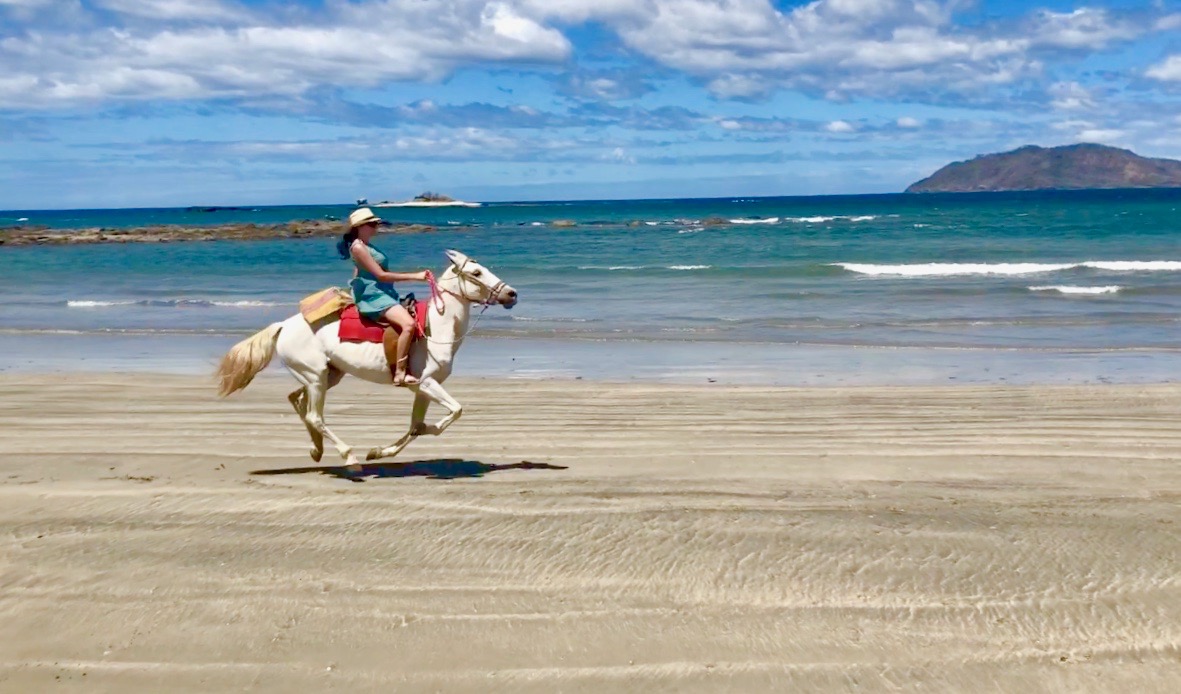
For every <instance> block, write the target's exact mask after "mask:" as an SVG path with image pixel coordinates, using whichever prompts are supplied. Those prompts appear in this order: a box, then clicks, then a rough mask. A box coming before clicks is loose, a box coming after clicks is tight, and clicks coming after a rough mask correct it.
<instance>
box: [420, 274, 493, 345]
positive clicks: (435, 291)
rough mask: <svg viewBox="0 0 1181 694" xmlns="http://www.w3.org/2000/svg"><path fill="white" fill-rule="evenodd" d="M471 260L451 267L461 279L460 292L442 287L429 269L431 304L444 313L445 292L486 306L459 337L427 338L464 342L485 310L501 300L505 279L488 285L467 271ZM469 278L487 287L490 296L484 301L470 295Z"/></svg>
mask: <svg viewBox="0 0 1181 694" xmlns="http://www.w3.org/2000/svg"><path fill="white" fill-rule="evenodd" d="M470 262H472V261H471V259H470V258H464V259H463V263H461V264H459V265H456V264H455V263H451V267H452V268H454V269H455V278H456V279H457V280H459V291H458V292H453V291H451V290H450V289H447V288H446V287H440V286H439V283H438V282H437V281H436V280H435V274H434V273H433V272H431V271H430V270H427V275H426V281H427V284H428V285H430V288H431V299H430V304H431V306H432V307H433V308H434V309H435V310H436V311H438V312H439V315H440V316H441V315H443V310H444V308H445V307H444V305H443V294H450V295H451V296H453V297H455V298H457V299H459V300H460V301H466V302H468V303H469V304H482V305H483V306H484V308H483V309H481V310H480V312H479V313H478V314H476V320H474V321H473V322H472V324H471V325H470V326H469V327H468V329H467V331H466V332H464V334H463V335H461V336H460V337H459V339H457V340H451V341H445V340H434V339H431V338H430V337H427V339H428V340H430V341H431V342H437V343H444V342H446V343H448V344H458V343H460V342H463V341H464V339H465V338H467V336H468V335H470V334H471V333H472V331H473V330H475V329H476V326H477V325H479V324H480V318H482V317H483V316H484V311H487V310H488V307H489V306H495V305H496V304H497V302H498V301H499V300H500V292H502V291H503V290H504V287H505V284H504V281H503V280H501V281H499V282H497V283H496V285H495V286H492V287H489V286H488V285H486V284H484V283H483V282H480V281H479V280H478V279H476V278H475V276H474V275H472V274H470V273H469V272H467V270H466V268H467V264H468V263H470ZM468 280H470V281H472V282H474V283H475V284H477V285H479V286H480V287H481V288H483V289H487V290H488V298H486V299H484V300H483V301H480V300H479V299H473V298H472V297H470V296H468V295H467V289H466V284H465V282H466V281H468Z"/></svg>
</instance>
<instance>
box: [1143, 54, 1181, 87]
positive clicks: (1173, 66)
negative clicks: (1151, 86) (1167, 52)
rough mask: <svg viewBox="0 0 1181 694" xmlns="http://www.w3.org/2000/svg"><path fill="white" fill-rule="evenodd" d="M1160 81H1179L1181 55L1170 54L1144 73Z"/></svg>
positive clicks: (1180, 79)
mask: <svg viewBox="0 0 1181 694" xmlns="http://www.w3.org/2000/svg"><path fill="white" fill-rule="evenodd" d="M1144 74H1146V75H1148V76H1149V77H1151V78H1152V79H1154V80H1160V81H1162V82H1181V55H1171V56H1169V57H1168V58H1166V59H1165V60H1164V62H1161V63H1158V64H1156V65H1153V66H1152V67H1150V68H1148V70H1147V71H1146V72H1145V73H1144Z"/></svg>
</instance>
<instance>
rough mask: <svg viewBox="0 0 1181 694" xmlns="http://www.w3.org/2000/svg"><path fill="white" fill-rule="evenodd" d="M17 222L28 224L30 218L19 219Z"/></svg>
mask: <svg viewBox="0 0 1181 694" xmlns="http://www.w3.org/2000/svg"><path fill="white" fill-rule="evenodd" d="M16 221H18V222H27V221H29V218H28V217H21V218H19V219H17V220H16Z"/></svg>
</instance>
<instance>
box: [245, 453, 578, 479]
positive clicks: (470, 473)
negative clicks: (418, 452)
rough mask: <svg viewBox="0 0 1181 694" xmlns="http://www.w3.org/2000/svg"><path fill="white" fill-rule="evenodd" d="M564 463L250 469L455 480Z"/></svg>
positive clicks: (442, 461) (453, 461)
mask: <svg viewBox="0 0 1181 694" xmlns="http://www.w3.org/2000/svg"><path fill="white" fill-rule="evenodd" d="M565 469H567V468H566V466H565V465H550V464H549V463H531V462H529V461H528V460H522V461H521V462H519V463H511V464H506V465H495V464H491V463H481V462H480V461H478V460H464V459H463V458H438V459H435V460H413V461H409V462H405V463H373V464H365V465H362V466H361V469H360V470H349V469H348V468H347V467H346V466H343V465H318V466H313V467H289V468H278V469H274V470H251V471H250V474H252V475H306V474H308V473H319V474H321V475H328V476H330V477H336V478H339V479H342V480H348V481H350V482H364V481H365V480H367V479H378V478H382V477H426V478H427V479H432V480H455V479H464V478H473V477H483V476H484V475H486V474H488V473H490V472H500V471H502V470H565Z"/></svg>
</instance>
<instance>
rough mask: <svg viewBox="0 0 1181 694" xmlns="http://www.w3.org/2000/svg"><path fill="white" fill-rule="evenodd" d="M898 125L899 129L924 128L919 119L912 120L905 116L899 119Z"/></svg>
mask: <svg viewBox="0 0 1181 694" xmlns="http://www.w3.org/2000/svg"><path fill="white" fill-rule="evenodd" d="M897 124H898V127H899V128H920V127H922V125H923V122H922V121H920V120H919V119H917V118H911V117H910V116H903V117H901V118H899V119H898V121H897Z"/></svg>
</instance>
